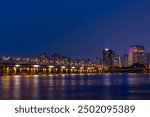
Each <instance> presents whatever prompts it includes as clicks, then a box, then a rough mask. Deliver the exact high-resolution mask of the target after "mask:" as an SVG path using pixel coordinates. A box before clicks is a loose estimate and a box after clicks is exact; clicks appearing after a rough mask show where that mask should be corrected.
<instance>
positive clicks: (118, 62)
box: [113, 55, 122, 67]
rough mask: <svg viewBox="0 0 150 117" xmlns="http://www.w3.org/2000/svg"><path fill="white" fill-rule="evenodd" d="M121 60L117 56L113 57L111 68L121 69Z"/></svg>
mask: <svg viewBox="0 0 150 117" xmlns="http://www.w3.org/2000/svg"><path fill="white" fill-rule="evenodd" d="M121 66H122V65H121V58H120V56H119V55H115V56H114V57H113V67H121Z"/></svg>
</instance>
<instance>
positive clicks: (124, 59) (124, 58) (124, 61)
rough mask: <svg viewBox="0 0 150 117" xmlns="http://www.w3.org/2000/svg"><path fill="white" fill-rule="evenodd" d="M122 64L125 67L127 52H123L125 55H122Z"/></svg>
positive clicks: (126, 64)
mask: <svg viewBox="0 0 150 117" xmlns="http://www.w3.org/2000/svg"><path fill="white" fill-rule="evenodd" d="M122 66H123V67H127V66H128V54H125V55H124V56H123V57H122Z"/></svg>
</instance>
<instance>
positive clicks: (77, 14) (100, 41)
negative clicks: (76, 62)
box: [0, 0, 150, 58]
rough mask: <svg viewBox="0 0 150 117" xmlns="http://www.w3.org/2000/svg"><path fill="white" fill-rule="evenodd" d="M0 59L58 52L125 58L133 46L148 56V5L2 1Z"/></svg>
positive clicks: (98, 0) (118, 0) (142, 1)
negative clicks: (112, 54) (141, 47)
mask: <svg viewBox="0 0 150 117" xmlns="http://www.w3.org/2000/svg"><path fill="white" fill-rule="evenodd" d="M0 41H1V42H0V43H1V44H0V56H3V55H11V56H18V57H25V56H30V57H33V56H37V55H39V54H41V53H43V52H46V53H48V54H49V55H51V54H52V53H53V52H58V53H61V54H63V55H65V56H69V57H73V58H95V57H96V56H97V57H101V56H102V49H103V48H105V47H108V48H112V49H114V50H115V51H116V53H118V54H121V55H123V54H124V53H127V48H128V47H129V46H130V45H132V44H142V45H144V46H145V48H146V51H150V46H149V45H150V2H149V0H24V1H23V0H3V1H0Z"/></svg>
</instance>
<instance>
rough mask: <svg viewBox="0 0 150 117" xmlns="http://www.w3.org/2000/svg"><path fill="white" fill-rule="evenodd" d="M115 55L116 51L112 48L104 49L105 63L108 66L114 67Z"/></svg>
mask: <svg viewBox="0 0 150 117" xmlns="http://www.w3.org/2000/svg"><path fill="white" fill-rule="evenodd" d="M114 55H115V52H114V51H112V50H111V49H108V48H106V49H104V50H103V65H104V66H107V67H112V65H113V57H114Z"/></svg>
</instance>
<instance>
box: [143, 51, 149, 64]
mask: <svg viewBox="0 0 150 117" xmlns="http://www.w3.org/2000/svg"><path fill="white" fill-rule="evenodd" d="M144 65H146V66H150V53H145V54H144Z"/></svg>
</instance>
